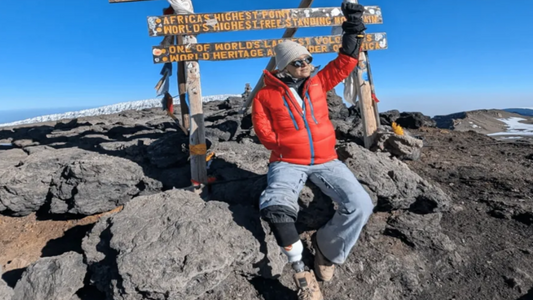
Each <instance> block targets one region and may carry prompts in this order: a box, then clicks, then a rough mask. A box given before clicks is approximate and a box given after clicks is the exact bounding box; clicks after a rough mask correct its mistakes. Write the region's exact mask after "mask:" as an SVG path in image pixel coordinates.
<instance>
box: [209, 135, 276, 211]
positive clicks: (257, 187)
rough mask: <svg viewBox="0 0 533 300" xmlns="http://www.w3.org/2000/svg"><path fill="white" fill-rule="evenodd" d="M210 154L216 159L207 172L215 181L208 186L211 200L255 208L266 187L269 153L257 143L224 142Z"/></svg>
mask: <svg viewBox="0 0 533 300" xmlns="http://www.w3.org/2000/svg"><path fill="white" fill-rule="evenodd" d="M213 152H214V153H215V155H216V158H215V159H214V160H213V162H212V163H211V165H210V170H212V176H214V177H216V179H217V181H216V182H215V184H213V185H212V187H211V197H212V199H217V200H219V201H224V202H227V203H230V204H243V205H256V204H257V203H258V202H257V201H258V199H259V196H260V194H261V193H262V192H263V190H264V185H266V177H265V176H264V175H265V174H266V173H267V172H268V159H269V157H270V151H268V150H266V149H265V147H263V146H262V145H258V144H240V143H236V142H226V143H220V144H218V145H217V146H216V147H215V148H214V149H213ZM263 177H265V178H263ZM236 195H240V196H238V197H237V196H236Z"/></svg>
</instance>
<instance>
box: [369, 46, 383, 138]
mask: <svg viewBox="0 0 533 300" xmlns="http://www.w3.org/2000/svg"><path fill="white" fill-rule="evenodd" d="M365 55H366V66H367V67H368V82H370V87H371V90H372V95H374V96H375V95H376V88H375V87H374V76H373V75H372V69H371V68H370V57H369V56H368V51H365ZM372 106H373V107H374V112H375V114H376V124H377V126H378V128H379V127H381V119H380V117H379V109H378V103H377V102H376V101H372Z"/></svg>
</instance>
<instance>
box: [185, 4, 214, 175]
mask: <svg viewBox="0 0 533 300" xmlns="http://www.w3.org/2000/svg"><path fill="white" fill-rule="evenodd" d="M180 2H181V3H180V4H182V5H183V6H184V7H185V8H186V9H187V10H189V11H191V12H194V9H193V5H192V1H191V0H180ZM181 42H182V43H183V44H184V45H189V44H196V43H197V42H198V40H197V39H196V37H195V36H191V35H188V36H183V38H182V40H181ZM184 65H185V68H183V70H184V72H185V78H186V87H187V94H188V96H189V105H190V131H189V154H190V163H191V181H192V182H193V185H198V184H207V164H206V161H205V159H206V155H207V145H206V143H205V125H204V110H203V103H202V85H201V83H200V65H199V64H198V61H186V62H184ZM183 102H184V101H182V103H183Z"/></svg>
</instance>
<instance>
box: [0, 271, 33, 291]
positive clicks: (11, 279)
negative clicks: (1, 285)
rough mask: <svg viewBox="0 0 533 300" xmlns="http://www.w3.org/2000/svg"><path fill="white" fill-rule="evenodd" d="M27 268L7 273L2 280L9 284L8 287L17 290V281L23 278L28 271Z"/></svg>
mask: <svg viewBox="0 0 533 300" xmlns="http://www.w3.org/2000/svg"><path fill="white" fill-rule="evenodd" d="M26 269H27V268H20V269H15V270H11V271H7V272H5V273H4V274H3V275H2V279H3V280H4V281H5V282H6V283H7V285H8V286H10V287H12V288H15V285H16V284H17V281H19V280H20V279H21V278H22V274H23V273H24V271H26Z"/></svg>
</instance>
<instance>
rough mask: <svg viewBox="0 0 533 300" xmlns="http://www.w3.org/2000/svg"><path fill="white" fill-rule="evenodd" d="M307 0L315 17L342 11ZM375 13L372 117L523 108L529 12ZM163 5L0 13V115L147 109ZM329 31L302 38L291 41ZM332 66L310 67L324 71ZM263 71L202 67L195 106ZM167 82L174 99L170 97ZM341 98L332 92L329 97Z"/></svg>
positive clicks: (393, 9) (440, 7)
mask: <svg viewBox="0 0 533 300" xmlns="http://www.w3.org/2000/svg"><path fill="white" fill-rule="evenodd" d="M299 2H300V0H269V1H249V0H248V1H243V0H231V1H230V0H227V1H213V0H209V1H208V0H193V3H194V5H195V11H196V12H223V11H240V10H254V9H275V8H294V7H297V6H298V4H299ZM340 3H341V1H338V0H335V1H332V0H315V1H314V4H313V6H315V7H325V6H340ZM361 3H362V4H364V5H379V6H381V8H382V10H383V14H384V24H383V25H369V26H368V27H369V29H368V32H387V35H388V40H389V49H388V50H384V51H374V52H371V53H370V58H371V64H372V70H373V73H374V77H375V85H376V92H377V95H378V97H379V98H380V100H381V103H380V105H379V109H380V111H385V110H389V109H399V110H400V111H422V112H423V113H425V114H428V115H435V114H447V113H452V112H457V111H462V110H470V109H477V108H506V107H524V106H526V107H531V106H533V75H532V74H533V73H532V72H533V58H532V56H533V39H531V30H533V17H532V16H531V12H532V11H533V1H531V0H508V1H505V2H502V1H495V0H467V1H464V0H462V1H460V0H450V1H427V0H409V1H392V0H372V1H370V0H363V1H361ZM167 6H168V3H167V1H165V0H155V1H142V2H131V3H119V4H109V3H108V1H107V0H88V1H82V0H76V1H72V0H68V1H67V0H47V1H42V0H26V1H20V0H2V1H0V31H1V35H0V36H1V39H2V43H1V44H2V46H1V47H0V110H20V109H45V108H46V109H49V108H56V107H65V108H67V107H68V108H70V107H97V106H101V105H107V104H113V103H118V102H124V101H133V100H141V99H148V98H155V90H154V89H153V87H154V85H155V83H156V82H157V81H158V80H159V77H160V75H159V72H160V69H161V67H162V65H155V64H153V63H152V56H151V47H152V46H155V45H157V44H159V43H160V41H161V38H160V37H149V36H148V30H147V25H146V17H147V16H151V15H161V11H162V9H163V8H164V7H167ZM330 31H331V29H330V28H308V29H300V30H299V31H298V33H297V36H315V35H326V34H329V33H330ZM282 33H283V30H262V31H245V32H230V33H216V34H205V35H200V36H199V42H215V41H244V40H254V39H263V38H264V39H270V38H278V37H280V36H281V35H282ZM334 57H335V55H334V54H320V55H316V56H315V61H316V64H319V65H325V64H326V63H327V62H328V61H329V60H331V59H333V58H334ZM267 62H268V59H266V58H265V59H248V60H234V61H226V62H205V61H202V62H200V68H201V75H202V78H201V80H202V90H203V94H204V95H214V94H223V93H237V94H239V93H242V92H243V89H244V85H245V83H251V84H252V85H253V84H255V83H256V82H257V80H258V78H259V76H260V74H261V71H262V69H263V68H264V67H265V66H266V64H267ZM175 81H176V77H175V76H173V77H172V81H171V82H172V86H171V88H172V91H173V92H172V93H173V94H176V93H177V91H176V82H175ZM343 89H344V87H343V85H342V84H341V85H339V86H338V87H337V93H338V94H342V91H343Z"/></svg>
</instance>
